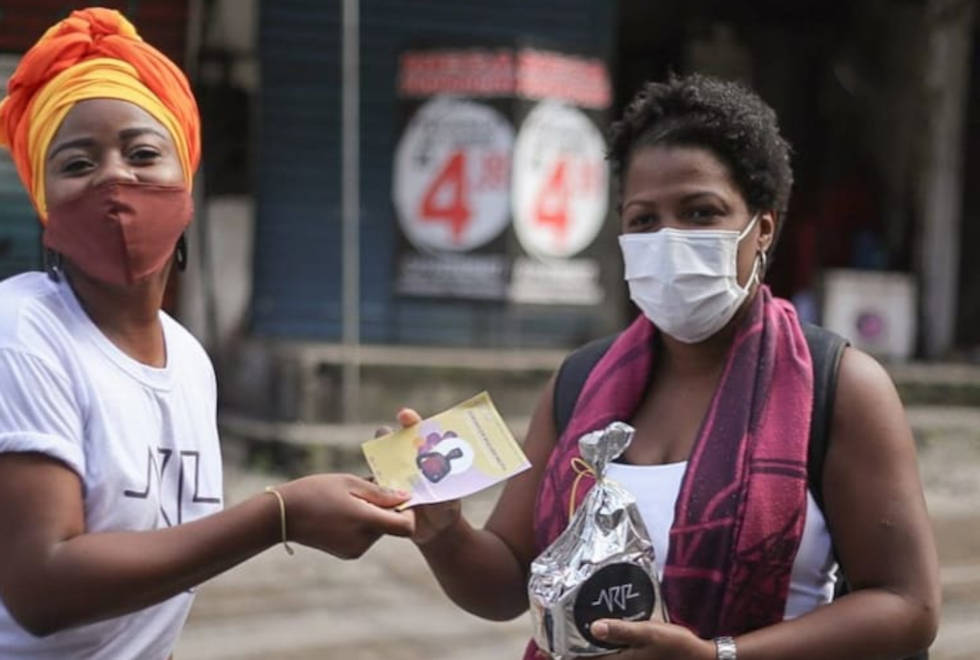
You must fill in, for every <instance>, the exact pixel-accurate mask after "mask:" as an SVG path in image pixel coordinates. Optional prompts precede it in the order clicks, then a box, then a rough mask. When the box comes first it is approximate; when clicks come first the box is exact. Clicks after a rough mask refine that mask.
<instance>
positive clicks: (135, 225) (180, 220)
mask: <svg viewBox="0 0 980 660" xmlns="http://www.w3.org/2000/svg"><path fill="white" fill-rule="evenodd" d="M193 215H194V206H193V203H192V202H191V195H190V191H189V190H188V189H187V188H185V187H182V186H159V185H154V184H147V183H124V182H121V181H113V182H110V183H103V184H100V185H98V186H94V187H92V188H86V189H85V191H84V192H82V193H81V194H80V195H79V196H77V197H74V198H73V199H70V200H68V201H66V202H63V203H61V204H59V205H57V206H55V207H53V208H51V209H49V210H48V224H47V226H46V227H45V228H44V246H45V247H46V248H50V249H52V250H54V251H55V252H59V253H61V254H62V255H64V256H65V257H66V258H68V259H69V260H70V261H71V262H72V263H73V264H75V265H76V266H77V267H78V268H80V269H81V270H82V272H84V273H85V274H86V275H88V276H90V277H93V278H95V279H97V280H100V281H102V282H106V283H107V284H117V285H129V284H133V283H135V282H138V281H140V280H142V279H143V278H145V277H147V276H148V275H151V274H153V273H155V272H157V271H159V270H160V269H161V268H163V267H164V266H165V265H166V263H167V260H168V259H170V255H172V254H173V252H174V246H175V245H176V243H177V239H178V238H180V235H181V234H182V233H183V231H184V229H186V228H187V225H188V224H190V221H191V218H192V217H193Z"/></svg>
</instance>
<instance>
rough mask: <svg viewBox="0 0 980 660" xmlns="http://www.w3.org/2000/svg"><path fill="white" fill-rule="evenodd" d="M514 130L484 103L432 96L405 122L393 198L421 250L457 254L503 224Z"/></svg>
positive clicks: (404, 225)
mask: <svg viewBox="0 0 980 660" xmlns="http://www.w3.org/2000/svg"><path fill="white" fill-rule="evenodd" d="M513 144H514V129H513V128H512V127H511V125H510V122H508V121H507V120H506V119H505V118H504V117H503V116H502V115H501V114H500V113H499V112H497V111H496V110H494V109H493V108H491V107H490V106H488V105H485V104H482V103H476V102H474V101H467V100H463V99H459V98H453V97H446V96H443V97H435V98H433V99H432V100H430V101H428V102H426V103H425V104H424V105H422V106H421V107H420V108H419V109H418V111H417V112H416V113H415V115H413V116H412V119H411V120H410V121H409V123H408V125H407V126H406V128H405V132H404V134H403V135H402V138H401V140H400V141H399V143H398V148H397V149H396V151H395V172H394V177H393V182H392V188H393V190H392V196H393V198H394V202H395V209H396V211H397V214H398V220H399V222H400V223H401V227H402V231H404V232H405V235H406V236H407V237H408V239H409V240H410V241H411V242H412V244H413V245H414V246H415V247H416V248H418V249H420V250H436V251H454V252H463V251H467V250H472V249H474V248H476V247H479V246H481V245H484V244H485V243H488V242H489V241H491V240H493V239H494V238H496V237H497V236H498V235H500V233H501V232H502V231H503V230H504V229H505V228H506V227H507V219H508V215H509V214H508V211H509V191H510V154H511V149H512V148H513Z"/></svg>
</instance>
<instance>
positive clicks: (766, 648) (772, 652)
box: [735, 588, 939, 660]
mask: <svg viewBox="0 0 980 660" xmlns="http://www.w3.org/2000/svg"><path fill="white" fill-rule="evenodd" d="M938 616H939V614H938V612H937V611H936V607H935V606H934V605H932V604H931V603H929V602H927V601H924V600H922V599H916V598H914V597H912V596H908V595H903V594H900V593H897V592H894V591H889V590H887V589H882V588H869V589H860V590H857V591H854V592H851V593H849V594H847V595H846V596H843V597H842V598H839V599H837V600H835V601H834V602H833V603H831V604H829V605H827V606H824V607H821V608H818V609H817V610H814V611H813V612H810V613H809V614H806V615H804V616H801V617H800V618H798V619H793V620H789V621H784V622H782V623H778V624H776V625H773V626H769V627H766V628H762V629H759V630H756V631H754V632H751V633H746V634H745V635H742V636H740V637H737V638H736V639H735V641H736V644H737V646H738V658H739V660H777V659H778V660H781V659H783V658H794V660H824V659H825V658H835V659H839V660H848V659H853V660H874V659H877V658H881V659H886V658H887V659H899V658H905V657H908V656H910V655H913V654H914V653H916V652H918V651H920V650H922V649H924V648H928V646H929V644H931V643H932V640H933V638H934V637H935V635H936V629H937V625H938Z"/></svg>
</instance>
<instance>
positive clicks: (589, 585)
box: [573, 562, 657, 649]
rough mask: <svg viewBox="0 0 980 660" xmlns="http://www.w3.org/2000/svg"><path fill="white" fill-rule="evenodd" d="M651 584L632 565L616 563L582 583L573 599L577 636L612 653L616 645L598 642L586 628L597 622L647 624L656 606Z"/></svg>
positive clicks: (646, 577)
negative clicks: (609, 620) (639, 622)
mask: <svg viewBox="0 0 980 660" xmlns="http://www.w3.org/2000/svg"><path fill="white" fill-rule="evenodd" d="M656 600H657V596H656V592H655V591H654V588H653V582H652V581H651V580H650V576H649V575H647V574H646V572H645V571H644V570H643V569H642V568H640V567H639V566H637V565H635V564H628V563H625V562H624V563H618V564H610V565H609V566H605V567H603V568H601V569H599V570H598V571H596V572H595V574H594V575H593V576H592V577H590V578H589V579H588V580H586V581H585V583H584V584H582V586H581V587H580V588H579V591H578V596H577V597H576V598H575V606H574V610H573V611H574V615H575V625H576V627H577V628H578V630H579V632H580V633H582V635H583V636H584V637H585V638H586V639H587V640H589V641H590V642H591V643H592V644H595V645H596V646H599V647H602V648H606V649H613V648H619V646H618V645H614V644H607V643H604V642H600V641H599V640H597V639H596V638H595V637H593V636H592V634H591V633H590V632H589V625H591V624H592V622H593V621H597V620H598V619H626V620H629V621H646V620H647V619H649V618H650V615H651V614H653V609H654V606H655V605H656Z"/></svg>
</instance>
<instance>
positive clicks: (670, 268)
mask: <svg viewBox="0 0 980 660" xmlns="http://www.w3.org/2000/svg"><path fill="white" fill-rule="evenodd" d="M758 219H759V216H758V214H757V215H755V216H753V217H752V220H751V221H749V224H748V226H746V227H745V229H743V230H742V231H741V232H738V231H734V230H728V229H672V228H665V229H661V230H659V231H656V232H644V233H637V234H623V235H621V236H620V237H619V246H620V248H622V250H623V263H624V266H625V271H626V272H625V276H626V282H627V284H629V289H630V298H632V299H633V302H634V303H636V305H637V307H639V308H640V309H641V310H642V311H643V313H644V314H645V315H646V317H647V318H648V319H650V322H651V323H653V324H654V325H655V326H657V327H658V328H659V329H660V330H662V331H663V332H665V333H667V334H668V335H670V336H671V337H674V338H676V339H679V340H680V341H683V342H686V343H688V344H694V343H696V342H699V341H703V340H705V339H707V338H708V337H710V336H711V335H713V334H715V333H716V332H718V331H719V330H721V329H722V328H723V327H724V326H725V324H726V323H728V322H729V321H730V320H731V318H732V317H733V316H734V315H735V312H736V311H737V310H738V308H739V306H740V305H741V304H742V302H743V301H744V300H745V298H746V296H748V295H749V290H750V289H751V288H752V286H753V284H755V283H756V282H757V281H758V280H759V278H760V273H759V270H760V264H759V257H758V255H757V256H756V260H755V262H754V263H753V266H752V275H751V276H750V277H749V281H748V282H746V284H745V287H741V286H739V283H738V245H739V243H740V242H741V241H742V239H743V238H745V237H746V236H747V235H748V234H749V232H751V231H752V227H754V226H755V223H756V221H757V220H758Z"/></svg>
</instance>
